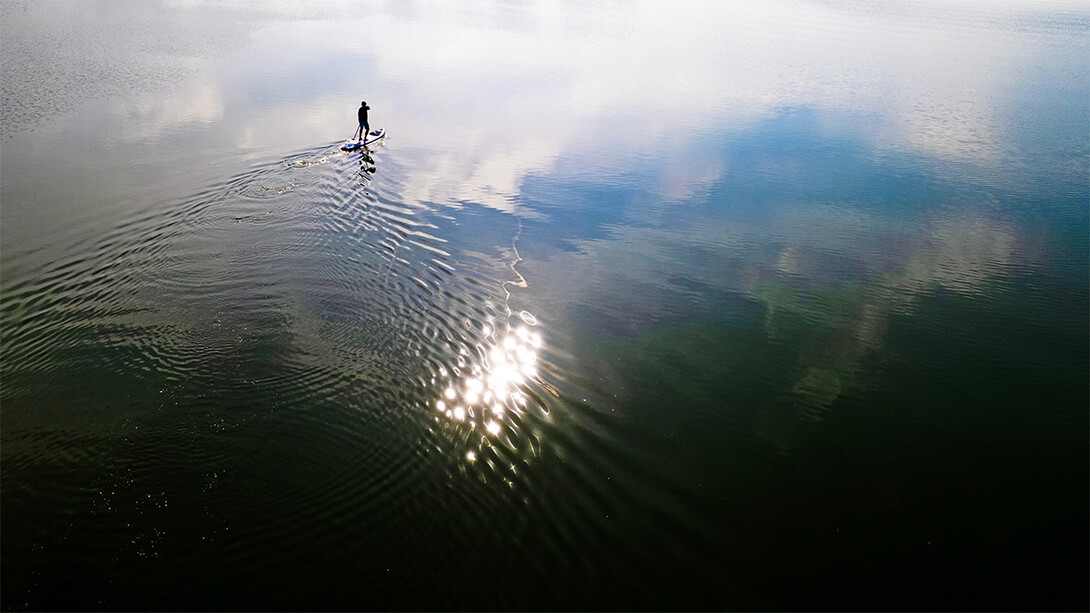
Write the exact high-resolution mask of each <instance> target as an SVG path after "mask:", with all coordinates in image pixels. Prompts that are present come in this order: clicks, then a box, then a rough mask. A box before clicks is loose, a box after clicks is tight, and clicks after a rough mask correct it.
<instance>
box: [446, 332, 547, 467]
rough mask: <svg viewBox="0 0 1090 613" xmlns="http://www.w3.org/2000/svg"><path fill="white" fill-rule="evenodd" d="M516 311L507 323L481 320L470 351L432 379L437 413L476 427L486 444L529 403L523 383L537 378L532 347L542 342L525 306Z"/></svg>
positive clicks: (472, 455) (472, 458)
mask: <svg viewBox="0 0 1090 613" xmlns="http://www.w3.org/2000/svg"><path fill="white" fill-rule="evenodd" d="M519 315H520V318H519V319H520V320H521V321H518V322H517V323H516V324H515V325H513V326H512V325H511V324H509V323H507V322H495V321H489V322H487V323H485V324H484V325H483V326H481V327H480V328H479V329H480V330H481V333H482V335H483V338H482V339H481V341H480V342H479V343H477V345H476V346H475V351H470V350H467V349H463V350H462V351H461V353H460V354H459V356H458V365H457V366H456V367H442V366H441V367H439V368H438V369H437V372H436V377H435V378H434V379H433V384H434V385H435V386H436V388H437V389H439V390H442V391H441V392H440V393H439V397H438V398H436V400H435V401H434V407H435V410H436V412H437V413H438V414H439V416H440V418H441V419H445V420H446V422H447V423H449V424H459V425H461V426H462V427H468V428H469V429H470V431H471V432H478V433H479V434H480V435H481V436H482V437H483V438H484V439H485V440H484V441H483V442H486V443H487V440H488V439H489V438H496V437H499V436H500V435H501V434H502V433H503V432H504V430H505V424H507V427H508V428H510V427H512V422H511V420H512V419H513V417H514V416H516V415H519V414H521V413H523V412H524V411H525V410H526V407H527V406H528V404H529V403H530V395H529V394H528V393H527V390H526V386H527V385H529V384H530V383H531V382H535V381H537V377H538V365H537V362H538V352H539V351H540V350H541V348H542V347H543V346H544V341H543V339H542V336H541V333H540V332H538V331H537V329H536V327H537V319H536V318H535V317H534V316H533V315H531V314H530V313H527V312H525V311H523V312H522V313H520V314H519ZM470 327H471V328H472V326H470ZM504 328H505V329H504ZM501 330H503V331H502V332H501ZM507 431H508V433H509V434H510V432H511V430H510V429H508V430H507ZM476 458H477V456H476V453H475V452H473V451H469V452H468V453H467V454H466V460H467V461H469V462H474V461H476Z"/></svg>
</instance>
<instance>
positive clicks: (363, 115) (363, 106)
mask: <svg viewBox="0 0 1090 613" xmlns="http://www.w3.org/2000/svg"><path fill="white" fill-rule="evenodd" d="M369 110H371V107H369V106H367V101H366V100H364V101H363V102H360V110H359V111H357V112H356V116H357V117H358V118H359V120H360V127H359V128H357V130H356V131H357V132H359V134H360V141H363V140H365V139H366V138H367V133H368V132H370V131H371V124H369V123H367V111H369ZM353 136H355V135H354V134H353Z"/></svg>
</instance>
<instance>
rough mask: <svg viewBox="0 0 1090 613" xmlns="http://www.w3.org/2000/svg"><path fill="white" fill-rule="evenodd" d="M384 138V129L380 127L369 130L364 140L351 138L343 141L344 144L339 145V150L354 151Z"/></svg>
mask: <svg viewBox="0 0 1090 613" xmlns="http://www.w3.org/2000/svg"><path fill="white" fill-rule="evenodd" d="M384 138H386V130H384V129H382V128H379V129H377V130H371V133H370V134H368V135H367V140H366V141H362V140H352V139H348V140H346V141H344V144H343V145H341V151H355V150H356V149H359V148H360V147H364V146H367V147H370V146H371V145H373V144H375V143H377V142H379V141H380V140H382V139H384Z"/></svg>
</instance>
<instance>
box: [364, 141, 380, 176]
mask: <svg viewBox="0 0 1090 613" xmlns="http://www.w3.org/2000/svg"><path fill="white" fill-rule="evenodd" d="M376 170H378V169H377V168H376V167H375V158H373V157H371V151H370V150H368V149H367V148H366V147H363V148H362V149H360V171H359V178H360V179H362V180H364V181H370V180H371V175H373V174H375V171H376Z"/></svg>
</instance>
